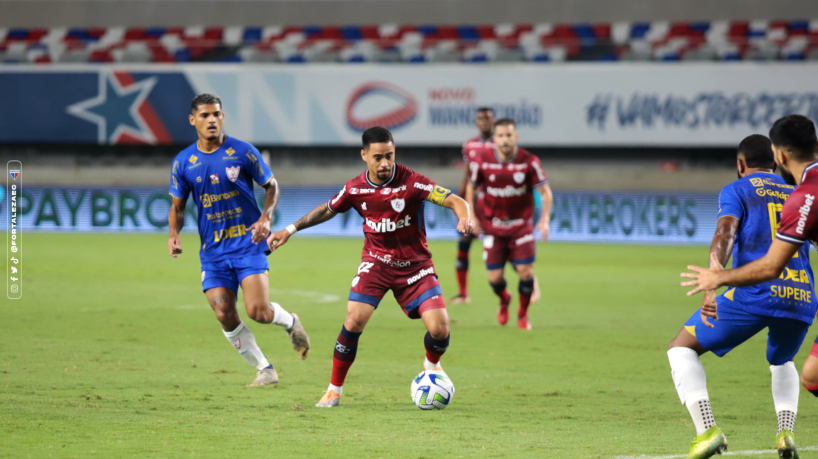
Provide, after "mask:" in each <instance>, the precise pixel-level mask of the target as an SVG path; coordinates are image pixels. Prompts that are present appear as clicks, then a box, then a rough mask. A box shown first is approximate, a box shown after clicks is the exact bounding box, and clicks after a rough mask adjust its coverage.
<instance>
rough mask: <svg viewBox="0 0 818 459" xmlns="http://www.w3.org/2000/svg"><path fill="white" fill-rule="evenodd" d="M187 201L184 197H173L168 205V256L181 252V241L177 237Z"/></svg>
mask: <svg viewBox="0 0 818 459" xmlns="http://www.w3.org/2000/svg"><path fill="white" fill-rule="evenodd" d="M186 204H187V202H186V201H185V200H184V199H181V198H177V197H175V196H174V197H173V202H172V203H171V205H170V212H168V226H169V227H170V237H168V250H169V251H170V256H172V257H173V258H176V257H178V256H179V254H180V253H182V247H181V244H182V241H181V240H180V239H179V232H180V231H182V227H183V226H185V206H186Z"/></svg>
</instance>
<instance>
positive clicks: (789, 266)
mask: <svg viewBox="0 0 818 459" xmlns="http://www.w3.org/2000/svg"><path fill="white" fill-rule="evenodd" d="M737 166H738V175H739V177H740V178H739V180H736V181H735V182H733V183H731V184H729V185H727V186H726V187H724V188H723V189H722V191H721V194H720V195H719V217H718V222H717V226H716V234H715V235H714V236H713V241H712V243H711V245H710V257H711V265H712V266H719V268H717V269H721V268H720V267H721V266H724V265H725V264H726V263H727V261H728V260H729V258H730V254H731V252H732V256H733V266H735V267H737V268H738V267H741V266H744V265H747V264H750V263H751V262H753V261H755V260H757V259H760V258H762V257H764V255H765V254H766V253H767V251H768V250H769V249H770V245H771V244H772V243H773V238H775V237H776V233H777V232H778V227H779V223H780V221H781V210H782V207H784V203H785V202H786V201H787V199H788V198H789V196H790V194H791V193H793V190H794V187H793V186H791V185H788V184H787V183H786V182H785V181H784V179H783V178H781V177H779V176H778V175H776V174H774V173H773V172H774V170H775V162H774V156H773V151H772V146H771V143H770V140H769V139H767V138H766V137H764V136H762V135H751V136H749V137H747V138H746V139H744V140H743V141H742V142H741V144H740V145H739V149H738V160H737ZM793 252H794V253H795V255H794V256H793V255H792V254H791V255H790V256H791V257H792V258H791V259H789V261H788V262H787V263H786V267H784V268H783V270H782V271H783V272H781V275H780V276H778V277H772V276H771V277H770V280H767V281H766V282H762V283H759V284H756V285H746V286H741V287H733V288H729V289H728V290H726V291H725V292H724V293H722V294H721V295H719V296H718V297H717V296H716V293H715V291H713V290H708V291H707V292H706V293H705V298H704V301H703V302H702V308H701V309H700V310H699V311H697V312H696V313H694V314H693V316H692V317H691V318H690V320H688V321H687V322H686V323H685V325H684V327H683V328H682V329H681V331H679V334H678V335H677V336H676V338H674V339H673V341H671V342H670V346H669V350H668V353H667V355H668V359H669V360H670V367H671V370H672V376H673V382H674V384H675V385H676V390H677V391H678V393H679V398H680V399H681V401H682V403H683V404H684V405H686V406H687V409H688V411H689V412H690V416H691V417H692V418H693V424H694V425H695V426H696V434H697V437H696V438H695V439H694V440H693V444H692V445H691V449H690V455H689V456H688V457H690V458H708V457H711V456H713V455H715V454H717V453H718V454H720V453H721V452H722V451H724V450H726V449H727V440H726V439H725V437H724V434H723V433H722V432H721V430H720V429H719V428H718V427H717V426H716V421H715V419H714V417H713V412H712V410H711V407H710V399H709V396H708V393H707V380H706V377H705V373H704V367H703V366H702V363H701V360H700V359H699V356H700V355H702V354H704V353H706V352H708V351H709V352H713V353H714V354H716V355H717V356H719V357H721V356H724V355H725V354H727V353H728V352H730V351H731V350H732V349H733V348H735V347H736V346H738V345H740V344H741V343H743V342H745V341H747V340H748V339H750V338H751V337H752V336H753V335H755V334H756V333H758V332H760V331H761V330H763V329H765V328H766V329H767V333H768V334H767V361H768V362H769V363H770V372H771V373H772V393H773V401H774V403H775V411H776V413H777V416H778V437H777V439H776V442H777V444H778V451H779V454H780V457H787V458H797V457H798V453H797V450H796V448H795V440H794V436H793V433H792V431H793V429H794V427H795V416H796V413H797V412H798V391H799V387H798V382H799V381H798V371H797V370H796V369H795V365H794V364H793V362H792V359H793V357H795V354H796V353H797V352H798V350H799V349H800V348H801V343H802V341H803V340H804V336H805V335H806V333H807V329H808V328H809V326H810V325H811V324H812V320H813V317H814V316H815V312H816V300H815V291H814V281H813V274H812V268H811V267H810V264H809V246H808V245H802V246H799V248H798V250H797V251H795V250H793ZM708 317H710V318H712V319H713V322H712V323H711V322H710V321H709V320H708Z"/></svg>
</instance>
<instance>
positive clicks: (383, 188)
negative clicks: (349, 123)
mask: <svg viewBox="0 0 818 459" xmlns="http://www.w3.org/2000/svg"><path fill="white" fill-rule="evenodd" d="M362 141H363V149H362V150H361V158H363V160H364V161H365V162H366V164H367V169H366V170H365V171H364V172H363V173H362V174H361V175H359V176H357V177H355V178H354V179H352V180H350V181H348V182H347V183H346V185H344V187H343V188H341V191H340V192H339V193H338V194H337V195H335V196H334V197H333V198H331V199H330V200H329V202H327V203H325V204H321V205H320V206H318V207H316V208H315V209H313V210H312V211H311V212H310V213H308V214H307V215H305V216H304V217H302V218H301V219H300V220H298V221H297V222H295V223H294V224H292V225H289V226H288V227H287V228H286V229H284V230H281V231H278V232H276V233H273V234H271V235H270V237H269V238H267V244H268V245H269V247H270V250H276V249H278V248H280V247H281V246H282V245H284V244H285V243H286V242H287V240H288V239H289V238H290V236H292V235H293V234H295V232H296V231H299V230H303V229H306V228H309V227H311V226H315V225H318V224H320V223H323V222H325V221H327V220H329V219H331V218H333V217H335V215H337V214H338V213H342V212H346V211H348V210H350V209H355V210H356V211H357V212H358V213H359V214H360V215H361V216H362V217H363V219H364V224H363V230H364V236H365V238H364V248H363V254H362V258H361V264H360V266H358V273H357V276H355V278H354V279H352V289H351V290H350V292H349V301H348V303H347V318H346V321H345V322H344V326H343V327H342V328H341V334H340V335H338V341H337V342H336V343H335V355H334V357H333V360H332V379H331V381H330V385H329V388H328V389H327V391H326V392H325V393H324V396H323V397H322V398H321V400H320V401H319V402H318V403H317V404H316V405H315V406H317V407H324V408H329V407H333V406H336V405H338V404H339V403H340V400H341V394H342V392H343V385H344V379H345V378H346V375H347V372H348V371H349V368H350V366H352V363H353V362H354V361H355V355H356V353H357V351H358V339H359V338H360V336H361V333H362V332H363V331H364V327H365V326H366V323H367V322H368V321H369V318H370V317H371V316H372V313H373V312H375V309H376V308H377V307H378V304H379V303H380V301H381V299H382V298H383V296H384V295H385V294H386V291H387V290H392V293H393V295H394V296H395V300H397V302H398V304H399V305H400V306H401V308H402V309H403V312H404V313H405V314H406V315H407V316H409V318H411V319H421V320H422V321H423V324H424V325H425V326H426V329H427V330H428V333H426V337H425V338H424V345H425V347H426V360H425V361H424V363H423V367H424V369H425V370H437V371H443V369H442V368H441V366H440V357H441V356H442V355H443V353H444V352H446V349H447V348H448V347H449V316H448V314H447V313H446V304H445V302H444V301H443V292H442V291H441V289H440V283H439V282H438V280H437V275H436V273H435V267H434V265H433V264H432V254H431V253H430V252H429V248H428V247H427V246H426V230H425V226H424V220H423V215H424V214H423V206H424V204H425V203H426V202H427V201H429V202H432V203H434V204H437V205H439V206H443V207H446V208H449V209H452V210H454V212H455V214H456V215H457V218H458V223H457V229H458V231H460V232H461V233H463V234H466V235H468V234H469V233H471V231H472V222H471V215H470V209H469V205H468V204H466V201H464V200H463V199H461V198H459V197H457V196H456V195H453V194H452V192H451V191H449V190H447V189H445V188H443V187H441V186H438V185H437V184H436V183H435V182H433V181H432V180H430V179H429V178H427V177H425V176H423V175H421V174H418V173H417V172H414V171H412V170H410V169H408V168H407V167H405V166H403V165H400V164H396V163H395V143H394V141H393V139H392V134H391V133H390V132H389V131H388V130H387V129H385V128H382V127H379V126H378V127H373V128H370V129H367V130H366V131H365V132H364V133H363V136H362Z"/></svg>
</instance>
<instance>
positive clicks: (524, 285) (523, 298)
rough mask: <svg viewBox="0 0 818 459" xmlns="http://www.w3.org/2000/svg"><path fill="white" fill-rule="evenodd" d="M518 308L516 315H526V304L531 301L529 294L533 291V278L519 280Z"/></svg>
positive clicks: (521, 316) (520, 316)
mask: <svg viewBox="0 0 818 459" xmlns="http://www.w3.org/2000/svg"><path fill="white" fill-rule="evenodd" d="M518 290H519V292H520V310H519V311H517V317H519V318H521V319H522V318H523V317H526V316H527V315H528V305H529V303H531V294H532V293H534V279H529V280H525V281H524V280H521V281H520V287H519V289H518Z"/></svg>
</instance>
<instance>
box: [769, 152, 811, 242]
mask: <svg viewBox="0 0 818 459" xmlns="http://www.w3.org/2000/svg"><path fill="white" fill-rule="evenodd" d="M816 197H818V161H816V162H814V163H812V164H810V165H809V166H807V168H806V169H804V173H803V174H802V175H801V184H800V185H798V187H797V188H796V189H795V191H793V192H792V194H790V197H789V199H787V201H786V202H784V206H783V207H782V208H781V224H780V225H779V227H778V232H777V233H776V235H775V237H776V238H778V239H780V240H782V241H785V242H789V243H791V244H796V245H803V244H804V242H806V241H810V242H812V245H818V244H816V243H818V203H816V202H815V198H816Z"/></svg>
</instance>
